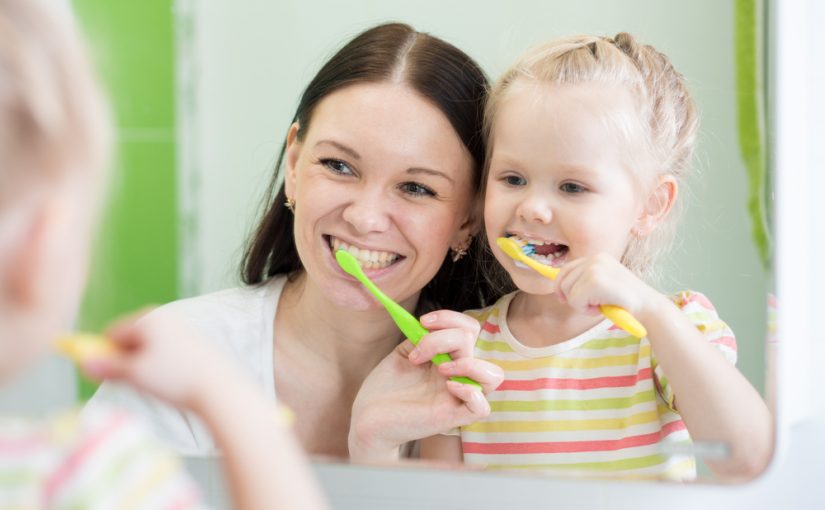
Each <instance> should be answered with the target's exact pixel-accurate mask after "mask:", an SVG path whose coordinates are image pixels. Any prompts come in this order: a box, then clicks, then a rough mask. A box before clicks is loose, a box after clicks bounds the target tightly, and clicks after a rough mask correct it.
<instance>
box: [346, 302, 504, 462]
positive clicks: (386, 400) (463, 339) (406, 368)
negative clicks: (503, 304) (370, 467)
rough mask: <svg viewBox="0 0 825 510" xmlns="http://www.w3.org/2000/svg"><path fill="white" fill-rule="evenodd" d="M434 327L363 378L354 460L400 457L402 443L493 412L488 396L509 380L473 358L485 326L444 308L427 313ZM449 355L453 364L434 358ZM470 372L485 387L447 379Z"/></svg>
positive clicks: (352, 440) (425, 321) (353, 430)
mask: <svg viewBox="0 0 825 510" xmlns="http://www.w3.org/2000/svg"><path fill="white" fill-rule="evenodd" d="M421 323H422V325H424V327H426V328H427V329H429V330H430V333H429V334H428V335H425V336H424V337H423V338H422V339H421V341H420V342H419V343H418V346H413V345H412V344H411V343H410V342H409V341H406V340H405V341H404V342H402V343H401V344H399V345H398V347H396V348H395V349H394V350H393V352H391V353H390V355H389V356H387V357H386V358H384V360H383V361H381V363H379V364H378V366H376V367H375V369H373V371H372V372H371V373H370V375H369V376H368V377H367V378H366V379H365V380H364V383H363V385H362V386H361V389H360V391H359V392H358V395H357V396H356V398H355V402H354V404H353V408H352V421H351V426H350V434H349V448H350V458H351V459H352V460H355V461H376V460H388V459H397V458H398V449H399V447H400V446H401V445H403V444H405V443H407V442H409V441H414V440H417V439H422V438H425V437H429V436H433V435H436V434H440V433H444V432H447V431H450V430H452V429H454V428H456V427H460V426H463V425H469V424H471V423H475V422H476V421H478V420H481V419H483V418H485V417H486V416H487V415H489V414H490V405H489V403H488V402H487V399H486V398H485V397H484V394H483V393H482V391H483V392H484V393H488V392H490V391H492V390H494V389H495V388H497V387H498V386H499V385H500V384H501V381H502V380H503V378H504V375H503V372H502V370H501V369H500V368H499V367H497V366H496V365H493V364H491V363H488V362H486V361H482V360H478V359H475V358H473V349H474V346H475V342H476V338H477V337H478V333H479V329H480V326H479V324H478V321H476V320H475V319H473V318H472V317H468V316H466V315H464V314H462V313H458V312H452V311H449V310H439V311H436V312H432V313H429V314H427V315H424V316H423V317H422V318H421ZM438 353H447V354H449V355H450V356H451V357H452V358H453V361H452V362H448V363H444V364H442V365H440V366H435V365H433V364H432V363H431V362H430V359H431V358H432V357H433V356H435V355H436V354H438ZM452 376H466V377H469V378H471V379H473V380H475V381H476V382H478V383H479V384H480V385H481V386H482V388H483V390H479V389H478V388H476V387H474V386H471V385H467V384H462V383H458V382H455V381H450V380H448V378H449V377H452Z"/></svg>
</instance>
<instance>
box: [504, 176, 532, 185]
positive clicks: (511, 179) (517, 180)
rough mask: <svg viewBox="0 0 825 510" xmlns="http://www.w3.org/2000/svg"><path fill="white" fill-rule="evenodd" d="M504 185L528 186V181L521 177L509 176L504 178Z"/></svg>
mask: <svg viewBox="0 0 825 510" xmlns="http://www.w3.org/2000/svg"><path fill="white" fill-rule="evenodd" d="M503 180H504V183H505V184H507V185H509V186H524V185H525V184H527V179H525V178H524V177H521V176H520V175H508V176H506V177H504V179H503Z"/></svg>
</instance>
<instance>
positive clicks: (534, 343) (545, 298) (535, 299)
mask: <svg viewBox="0 0 825 510" xmlns="http://www.w3.org/2000/svg"><path fill="white" fill-rule="evenodd" d="M602 320H604V317H602V316H601V315H590V314H587V313H583V312H579V311H577V310H574V309H573V308H571V307H570V306H568V305H566V304H563V303H561V302H559V300H558V298H557V297H556V296H555V294H548V295H538V294H528V293H526V292H523V291H518V292H517V293H516V295H515V296H514V297H513V300H512V301H511V302H510V308H509V310H508V312H507V325H508V327H509V328H510V331H511V332H512V333H513V336H515V337H516V339H517V340H518V341H519V343H521V344H523V345H525V346H527V347H547V346H549V345H555V344H559V343H561V342H564V341H565V340H570V339H571V338H575V337H577V336H578V335H580V334H582V333H584V332H585V331H587V330H588V329H590V328H592V327H593V326H595V325H596V324H598V323H599V322H601V321H602Z"/></svg>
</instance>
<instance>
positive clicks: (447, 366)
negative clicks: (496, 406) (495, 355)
mask: <svg viewBox="0 0 825 510" xmlns="http://www.w3.org/2000/svg"><path fill="white" fill-rule="evenodd" d="M438 371H439V372H440V373H441V374H442V375H443V376H445V377H453V376H460V375H463V376H465V377H469V378H470V379H472V380H474V381H475V382H477V383H479V384H480V385H481V388H482V389H483V391H484V393H485V394H486V393H490V392H491V391H493V390H495V389H496V388H498V387H499V386H500V385H501V383H502V381H504V371H503V370H502V369H501V367H499V366H497V365H493V364H492V363H490V362H487V361H484V360H480V359H475V358H461V359H457V360H454V361H451V362H449V363H444V364H441V365H439V367H438ZM465 386H466V385H465Z"/></svg>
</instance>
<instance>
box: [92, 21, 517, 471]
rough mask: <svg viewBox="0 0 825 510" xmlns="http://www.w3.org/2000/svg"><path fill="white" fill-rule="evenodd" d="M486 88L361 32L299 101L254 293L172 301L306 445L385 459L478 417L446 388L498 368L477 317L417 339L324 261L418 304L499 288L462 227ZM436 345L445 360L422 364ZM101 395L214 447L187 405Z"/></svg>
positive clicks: (391, 40)
mask: <svg viewBox="0 0 825 510" xmlns="http://www.w3.org/2000/svg"><path fill="white" fill-rule="evenodd" d="M486 87H487V81H486V78H485V77H484V74H483V72H482V71H481V70H480V69H479V67H478V65H477V64H475V63H474V62H473V61H472V60H471V59H470V58H469V57H468V56H467V55H465V54H464V53H462V52H461V51H460V50H458V49H457V48H455V47H453V46H451V45H449V44H447V43H445V42H444V41H441V40H439V39H437V38H434V37H431V36H429V35H426V34H422V33H418V32H415V31H414V30H412V29H411V28H410V27H408V26H406V25H402V24H387V25H381V26H378V27H375V28H372V29H370V30H367V31H366V32H364V33H362V34H360V35H359V36H357V37H356V38H355V39H353V40H352V41H351V42H349V43H348V44H347V45H346V46H345V47H344V48H342V49H341V50H340V51H339V52H338V53H337V54H336V55H335V56H333V57H332V58H331V59H330V60H329V61H328V62H327V63H326V64H325V65H324V66H323V68H322V69H321V70H320V71H319V72H318V74H317V75H316V76H315V78H314V79H313V80H312V82H310V84H309V86H308V87H307V89H306V90H305V92H304V94H303V96H302V98H301V101H300V104H299V106H298V110H297V112H296V115H295V118H294V119H293V123H292V125H291V127H290V129H289V132H288V134H287V139H286V143H285V144H284V148H283V149H282V151H281V155H280V157H279V160H278V165H277V167H276V175H275V176H274V178H273V183H272V185H271V187H270V190H269V193H268V195H267V197H271V198H269V199H268V204H267V208H266V212H265V214H264V216H263V218H262V220H261V222H260V224H259V226H258V228H257V230H256V233H255V235H254V238H253V240H252V241H251V243H250V245H249V247H248V249H247V252H246V256H245V262H244V267H243V271H242V273H243V279H244V282H245V283H247V284H248V285H249V287H246V288H242V289H230V290H227V291H223V292H218V293H214V294H210V295H206V296H201V297H197V298H193V299H188V300H182V301H178V302H175V303H171V304H169V305H167V306H166V308H171V309H173V310H175V311H176V312H178V313H179V314H181V315H183V316H185V317H187V318H188V319H189V321H190V322H191V323H192V324H193V326H195V327H196V328H198V329H199V330H201V331H202V332H203V333H204V335H207V336H208V337H210V338H212V339H213V340H214V341H215V343H216V344H218V345H219V346H221V347H223V348H225V349H226V350H227V351H228V352H229V353H232V354H233V355H234V356H235V357H236V358H237V359H238V361H239V362H240V363H242V364H243V365H245V366H246V367H247V369H248V371H249V372H250V373H251V374H252V375H253V377H256V379H257V381H258V382H259V383H260V384H261V386H262V387H263V388H264V389H265V390H266V391H268V392H269V393H270V395H271V396H272V398H273V399H274V398H275V394H277V396H278V399H279V401H281V402H283V403H284V404H286V405H287V406H288V407H290V408H292V409H293V411H294V412H295V415H296V418H297V422H296V432H297V434H298V436H299V439H300V440H301V442H302V444H303V446H304V447H305V449H306V450H307V451H308V452H309V453H313V454H321V455H329V456H336V457H347V456H351V457H352V458H353V459H355V460H377V459H383V458H397V457H398V455H399V448H400V447H401V445H403V444H405V443H407V442H408V441H412V440H415V439H419V438H423V437H427V436H430V435H433V434H438V433H441V432H445V431H448V430H450V429H452V428H454V427H456V426H460V425H464V424H468V423H472V422H474V421H477V420H479V419H481V418H483V417H484V416H486V415H487V413H489V405H488V403H487V401H486V399H485V398H484V396H483V395H482V394H481V392H479V391H477V390H476V389H474V388H473V387H471V386H467V385H462V384H458V383H453V382H451V381H450V382H449V383H448V382H447V377H450V376H454V375H464V376H468V377H471V378H473V379H475V380H476V381H478V382H479V383H481V385H482V387H483V388H484V391H491V390H492V389H494V388H495V387H496V386H498V384H499V383H500V382H501V371H500V370H499V369H498V368H497V367H495V366H494V365H491V364H489V363H486V362H482V361H479V360H475V359H473V358H472V347H473V343H474V341H475V337H476V333H477V332H478V324H477V323H476V322H475V321H474V320H472V319H468V318H467V317H465V316H463V315H461V314H459V313H451V312H449V311H440V312H438V313H437V314H429V315H423V316H422V322H423V323H424V325H425V327H427V328H428V329H430V330H431V331H433V332H432V333H431V334H430V335H427V336H425V337H424V338H423V339H422V341H421V343H420V344H419V345H418V347H417V348H416V349H412V345H411V344H410V343H409V342H406V341H405V342H401V340H402V339H403V337H402V335H401V333H400V332H399V331H398V328H397V327H396V326H395V324H394V323H393V322H392V320H391V319H390V317H389V316H388V314H387V313H386V312H385V311H384V310H383V308H382V307H381V306H380V305H379V304H378V303H377V302H376V301H375V300H374V299H373V298H372V297H371V296H370V295H369V293H368V292H367V291H366V290H365V289H364V288H363V287H362V286H361V285H360V284H359V283H358V282H357V281H356V280H354V279H353V278H352V277H350V276H348V275H346V274H345V273H344V272H343V271H342V270H341V269H340V268H338V266H337V264H336V263H335V259H334V256H333V253H334V250H336V249H338V248H344V249H347V250H348V251H350V252H352V253H353V254H355V255H356V256H357V257H358V258H359V260H360V261H361V265H362V266H363V267H364V268H365V272H366V273H367V274H368V275H369V276H370V277H371V278H372V279H373V280H374V281H375V283H376V284H377V285H378V286H379V287H380V288H382V289H383V290H384V292H386V293H387V294H388V295H389V296H390V297H392V298H393V299H395V300H396V301H397V302H399V303H401V304H402V306H404V307H405V308H406V309H408V310H410V311H412V312H414V313H416V314H417V315H420V314H422V313H424V312H427V311H429V310H434V309H439V308H446V309H450V310H464V309H468V308H475V307H478V306H481V305H482V304H483V303H485V302H487V301H488V300H489V299H491V298H493V297H494V291H493V288H492V286H491V285H490V284H489V283H487V282H486V280H485V279H484V278H482V277H480V276H479V275H480V274H481V273H480V271H479V270H478V268H479V267H482V266H483V263H484V261H483V260H482V259H483V258H485V257H486V256H488V255H485V253H484V251H483V249H482V248H481V246H482V244H481V243H479V242H478V241H477V240H476V239H475V238H474V237H473V234H474V233H475V232H476V230H477V228H478V218H477V214H476V195H477V191H478V189H479V184H480V174H481V165H482V160H483V157H484V145H483V141H482V137H481V121H482V112H483V107H484V101H485V97H486ZM281 167H283V181H281V179H280V178H279V177H280V176H279V175H278V170H279V169H281ZM281 182H283V184H281ZM276 190H277V193H276ZM448 252H451V253H448ZM439 352H447V353H450V354H451V355H452V356H453V358H455V359H456V362H455V363H454V364H446V365H442V366H441V367H439V368H436V367H434V366H433V365H432V364H431V363H430V362H429V359H430V358H431V357H432V356H433V355H435V354H436V353H439ZM192 361H193V362H196V360H192ZM368 376H369V377H368ZM356 397H357V398H356ZM104 400H105V401H110V402H115V403H118V404H121V405H125V406H127V407H130V408H132V409H134V410H136V411H137V412H139V413H140V414H144V415H148V416H150V417H151V419H152V421H153V422H154V424H155V426H156V428H157V432H158V434H160V435H161V436H162V437H165V438H167V440H168V441H169V442H170V443H171V444H172V445H173V446H174V447H176V448H177V449H178V450H180V451H182V452H183V453H197V452H205V451H210V450H211V449H212V448H214V446H213V444H212V441H211V438H209V436H208V434H206V432H205V430H204V429H203V427H202V426H201V425H200V424H199V423H197V421H196V420H194V419H192V417H190V416H187V415H184V414H181V413H180V412H178V411H175V410H172V409H169V408H165V407H163V406H160V405H159V404H156V403H155V402H151V401H148V400H146V399H143V398H142V397H139V396H137V395H134V394H130V393H127V392H123V391H121V390H118V389H115V388H114V387H111V386H110V385H108V384H104V385H103V386H102V387H101V389H100V391H98V394H96V395H95V397H94V398H93V399H92V401H91V403H90V405H92V406H94V405H97V403H98V402H100V401H104Z"/></svg>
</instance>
